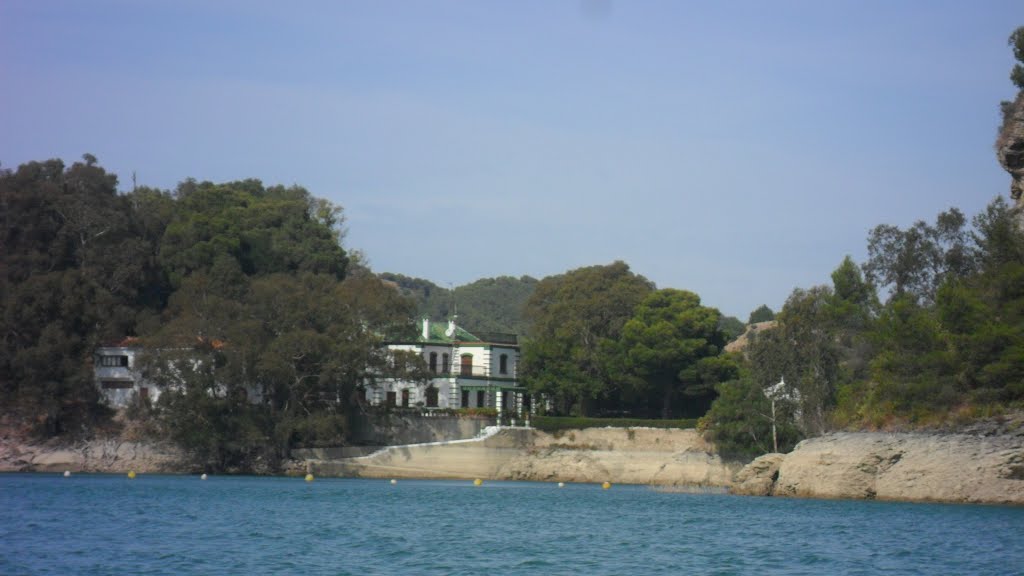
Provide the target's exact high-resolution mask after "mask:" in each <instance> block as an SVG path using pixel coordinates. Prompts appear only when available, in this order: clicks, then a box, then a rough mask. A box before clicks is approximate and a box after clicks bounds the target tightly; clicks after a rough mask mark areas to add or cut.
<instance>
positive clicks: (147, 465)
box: [0, 438, 185, 473]
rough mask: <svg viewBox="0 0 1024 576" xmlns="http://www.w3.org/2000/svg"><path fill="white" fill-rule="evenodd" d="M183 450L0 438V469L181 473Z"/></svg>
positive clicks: (137, 444) (141, 444)
mask: <svg viewBox="0 0 1024 576" xmlns="http://www.w3.org/2000/svg"><path fill="white" fill-rule="evenodd" d="M183 460H184V458H183V454H182V453H181V452H180V451H179V450H177V449H176V448H174V447H173V446H170V445H167V444H155V443H145V442H123V441H120V440H112V439H106V440H91V441H88V442H78V443H75V444H73V445H63V444H51V443H46V444H31V443H26V442H24V441H17V440H14V439H11V438H3V439H0V472H63V471H64V470H69V471H71V472H128V471H129V470H134V471H136V472H138V473H157V472H165V473H180V472H182V471H184V470H185V468H184V465H183V463H182V462H183Z"/></svg>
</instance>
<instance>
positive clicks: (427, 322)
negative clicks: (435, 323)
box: [423, 318, 430, 340]
mask: <svg viewBox="0 0 1024 576" xmlns="http://www.w3.org/2000/svg"><path fill="white" fill-rule="evenodd" d="M423 339H424V340H430V319H429V318H424V319H423Z"/></svg>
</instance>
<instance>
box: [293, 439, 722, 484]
mask: <svg viewBox="0 0 1024 576" xmlns="http://www.w3.org/2000/svg"><path fill="white" fill-rule="evenodd" d="M712 452H713V451H712V447H711V446H710V445H709V444H708V443H707V442H706V441H705V440H704V439H703V438H702V437H701V436H700V434H699V433H698V432H697V431H696V430H656V429H649V428H632V429H622V428H589V429H586V430H572V431H566V432H564V433H562V434H559V435H552V434H546V433H544V432H539V431H537V430H526V429H513V430H509V429H506V430H502V431H501V432H499V433H497V434H495V435H492V436H490V437H487V438H483V439H480V440H478V441H457V442H450V443H442V444H421V445H409V446H392V447H389V448H387V449H385V450H381V451H380V452H378V453H375V454H372V455H370V456H365V457H361V458H342V459H334V460H318V461H309V462H308V466H309V469H310V470H311V471H313V472H314V473H315V474H318V475H339V476H361V477H372V478H489V479H502V480H534V481H542V482H559V481H561V482H595V483H600V482H604V481H609V482H614V483H626V484H655V485H661V486H721V487H724V486H728V485H729V484H730V482H731V479H732V476H733V474H734V473H735V472H736V471H737V470H738V469H739V466H738V465H735V464H729V463H725V462H722V460H721V459H719V457H718V456H716V455H714V454H713V453H712Z"/></svg>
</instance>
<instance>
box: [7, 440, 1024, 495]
mask: <svg viewBox="0 0 1024 576" xmlns="http://www.w3.org/2000/svg"><path fill="white" fill-rule="evenodd" d="M293 458H295V459H294V460H291V461H287V462H284V463H283V467H282V469H281V470H279V471H278V472H280V473H290V474H303V473H305V472H312V473H314V474H316V475H318V476H341V477H366V478H485V479H493V480H529V481H540V482H583V483H597V484H600V483H602V482H605V481H608V482H612V483H613V484H614V483H625V484H646V485H651V486H657V487H661V488H675V489H688V488H706V489H715V490H722V491H729V492H731V493H733V494H740V495H752V496H779V497H797V498H837V499H867V500H897V501H922V502H954V503H985V504H1014V505H1021V504H1024V426H1019V425H1013V426H1003V427H1001V428H998V429H996V428H993V427H991V426H989V427H982V428H978V429H974V430H962V431H960V432H955V433H954V432H928V433H923V432H904V433H883V432H837V433H832V434H826V435H824V436H820V437H817V438H811V439H808V440H804V441H803V442H801V443H800V444H798V445H797V446H796V448H795V449H794V450H793V451H792V452H790V453H789V454H766V455H764V456H761V457H759V458H757V459H755V460H753V461H752V462H749V463H747V464H746V465H743V463H737V462H730V461H728V460H723V459H722V458H720V457H719V456H718V455H717V454H715V450H714V447H713V446H711V445H710V444H708V443H707V442H706V441H705V440H704V439H703V438H702V437H701V436H700V434H699V433H698V432H697V431H695V430H660V429H647V428H632V429H620V428H590V429H586V430H572V431H565V432H563V433H560V434H547V433H544V432H540V431H537V430H533V429H525V428H505V429H500V430H495V431H492V432H490V433H489V434H487V435H485V436H483V437H481V438H477V439H470V440H461V441H454V442H434V443H427V444H414V445H406V446H392V447H388V448H386V449H384V450H380V451H378V452H375V453H373V454H370V455H367V456H362V457H353V458H335V459H330V458H323V457H320V456H318V455H317V454H313V453H311V454H301V455H300V454H293ZM65 470H67V471H70V472H73V473H74V472H96V473H125V472H128V471H132V470H134V471H136V472H138V473H165V474H181V473H190V472H194V470H193V469H192V467H191V466H189V465H188V464H187V461H186V459H185V457H184V454H183V453H181V451H179V450H178V449H176V448H175V447H174V446H171V445H169V444H166V443H153V442H145V441H138V440H133V441H127V440H124V439H121V438H105V439H92V440H80V441H75V442H70V443H68V442H61V441H59V440H57V439H54V440H51V441H48V442H43V443H32V442H29V441H26V440H23V439H17V438H14V437H12V436H11V435H6V436H0V472H63V471H65Z"/></svg>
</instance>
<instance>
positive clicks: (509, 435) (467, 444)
mask: <svg viewBox="0 0 1024 576" xmlns="http://www.w3.org/2000/svg"><path fill="white" fill-rule="evenodd" d="M530 442H531V430H529V429H526V428H497V427H493V428H488V429H487V430H485V431H484V433H483V435H482V436H481V437H479V438H473V439H469V440H452V441H448V442H429V443H425V444H406V445H403V446H388V447H387V448H384V449H382V450H379V451H377V452H374V453H373V454H370V455H368V456H362V457H358V458H338V459H330V460H309V461H307V468H308V469H309V471H310V472H312V473H313V474H315V475H318V476H343V477H349V478H455V479H462V478H497V477H498V471H499V470H500V469H501V468H502V467H503V466H505V465H506V464H507V463H508V462H510V461H511V460H512V459H513V458H516V457H518V456H520V455H521V454H522V453H523V451H524V450H525V449H526V448H527V447H528V446H529V445H530Z"/></svg>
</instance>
